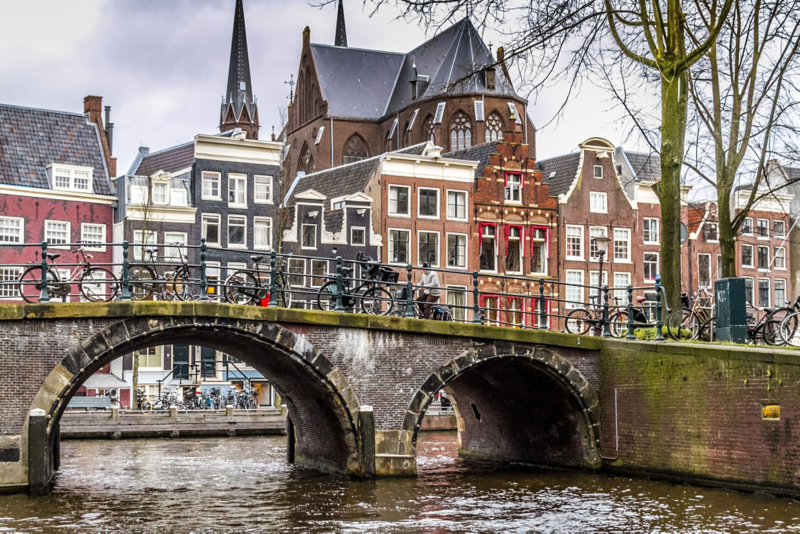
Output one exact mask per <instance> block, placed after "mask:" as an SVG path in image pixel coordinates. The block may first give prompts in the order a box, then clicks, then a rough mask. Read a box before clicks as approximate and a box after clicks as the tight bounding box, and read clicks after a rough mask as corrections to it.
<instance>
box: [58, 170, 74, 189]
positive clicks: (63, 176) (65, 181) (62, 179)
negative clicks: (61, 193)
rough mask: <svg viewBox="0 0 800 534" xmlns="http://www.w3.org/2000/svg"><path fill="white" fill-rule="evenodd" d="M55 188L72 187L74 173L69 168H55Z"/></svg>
mask: <svg viewBox="0 0 800 534" xmlns="http://www.w3.org/2000/svg"><path fill="white" fill-rule="evenodd" d="M53 189H72V173H71V172H70V171H69V169H55V170H54V172H53Z"/></svg>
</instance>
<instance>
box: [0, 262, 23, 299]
mask: <svg viewBox="0 0 800 534" xmlns="http://www.w3.org/2000/svg"><path fill="white" fill-rule="evenodd" d="M5 272H7V273H8V274H7V275H4V273H5ZM21 274H22V267H6V266H3V267H0V301H7V300H22V295H21V294H20V293H19V286H18V285H17V280H19V275H21ZM4 276H8V278H7V279H5V280H3V277H4ZM4 292H8V293H9V294H8V295H3V293H4Z"/></svg>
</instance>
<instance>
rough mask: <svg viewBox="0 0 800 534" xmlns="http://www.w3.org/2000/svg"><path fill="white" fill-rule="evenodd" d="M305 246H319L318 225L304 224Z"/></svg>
mask: <svg viewBox="0 0 800 534" xmlns="http://www.w3.org/2000/svg"><path fill="white" fill-rule="evenodd" d="M303 248H309V249H315V248H317V225H316V224H304V225H303Z"/></svg>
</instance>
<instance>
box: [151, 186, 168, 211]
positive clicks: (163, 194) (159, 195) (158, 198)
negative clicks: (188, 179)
mask: <svg viewBox="0 0 800 534" xmlns="http://www.w3.org/2000/svg"><path fill="white" fill-rule="evenodd" d="M167 185H168V184H166V183H163V182H157V183H154V184H153V204H158V205H160V206H164V205H166V204H167V203H168V202H169V195H168V194H167V191H168V188H167Z"/></svg>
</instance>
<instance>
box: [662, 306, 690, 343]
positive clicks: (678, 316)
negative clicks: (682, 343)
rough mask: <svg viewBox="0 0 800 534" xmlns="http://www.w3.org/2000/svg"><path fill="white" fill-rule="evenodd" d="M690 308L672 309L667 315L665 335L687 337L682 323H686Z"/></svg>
mask: <svg viewBox="0 0 800 534" xmlns="http://www.w3.org/2000/svg"><path fill="white" fill-rule="evenodd" d="M691 314H692V311H691V310H687V309H685V308H684V309H681V310H672V311H671V312H670V314H669V317H667V324H666V325H664V326H666V327H667V335H668V336H669V337H670V338H672V339H682V338H686V337H688V332H684V330H685V328H684V325H685V324H688V321H689V316H690V315H691Z"/></svg>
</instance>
